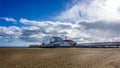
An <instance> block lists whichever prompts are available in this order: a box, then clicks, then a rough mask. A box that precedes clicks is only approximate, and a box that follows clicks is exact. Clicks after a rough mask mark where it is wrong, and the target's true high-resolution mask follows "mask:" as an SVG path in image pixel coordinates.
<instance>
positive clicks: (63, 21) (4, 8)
mask: <svg viewBox="0 0 120 68" xmlns="http://www.w3.org/2000/svg"><path fill="white" fill-rule="evenodd" d="M119 3H120V1H119V0H0V47H19V46H20V47H21V46H24V47H26V46H28V45H30V44H41V43H42V42H46V43H48V39H49V38H50V37H52V36H59V37H62V38H64V37H68V38H70V39H73V40H75V41H76V42H78V43H81V42H109V41H117V42H119V41H120V30H119V29H120V4H119Z"/></svg>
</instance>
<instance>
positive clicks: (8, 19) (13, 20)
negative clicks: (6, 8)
mask: <svg viewBox="0 0 120 68" xmlns="http://www.w3.org/2000/svg"><path fill="white" fill-rule="evenodd" d="M0 19H3V20H5V21H8V22H14V23H15V22H17V20H15V19H14V18H11V17H1V18H0Z"/></svg>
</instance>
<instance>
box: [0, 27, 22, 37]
mask: <svg viewBox="0 0 120 68" xmlns="http://www.w3.org/2000/svg"><path fill="white" fill-rule="evenodd" d="M20 35H21V29H20V28H19V27H16V26H10V27H5V26H0V36H1V37H3V38H11V37H14V38H15V37H19V36H20Z"/></svg>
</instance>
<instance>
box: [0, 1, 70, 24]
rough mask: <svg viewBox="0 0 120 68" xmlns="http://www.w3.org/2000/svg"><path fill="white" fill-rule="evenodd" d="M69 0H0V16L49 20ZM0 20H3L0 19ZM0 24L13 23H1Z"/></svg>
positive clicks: (61, 9)
mask: <svg viewBox="0 0 120 68" xmlns="http://www.w3.org/2000/svg"><path fill="white" fill-rule="evenodd" d="M68 1H69V0H0V17H12V18H15V19H20V18H27V19H31V20H50V19H52V17H53V16H55V15H57V14H58V13H59V12H61V11H63V9H64V8H65V5H66V3H67V2H68ZM0 22H5V21H4V20H0ZM0 25H1V26H11V25H15V24H12V23H7V22H6V23H1V24H0Z"/></svg>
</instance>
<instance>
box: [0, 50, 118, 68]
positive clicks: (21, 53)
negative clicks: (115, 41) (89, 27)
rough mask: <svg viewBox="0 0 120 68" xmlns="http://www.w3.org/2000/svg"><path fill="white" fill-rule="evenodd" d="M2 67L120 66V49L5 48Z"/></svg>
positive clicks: (0, 63) (113, 67)
mask: <svg viewBox="0 0 120 68" xmlns="http://www.w3.org/2000/svg"><path fill="white" fill-rule="evenodd" d="M0 68H120V49H119V48H45V49H42V48H15V49H12V48H3V49H0Z"/></svg>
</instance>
